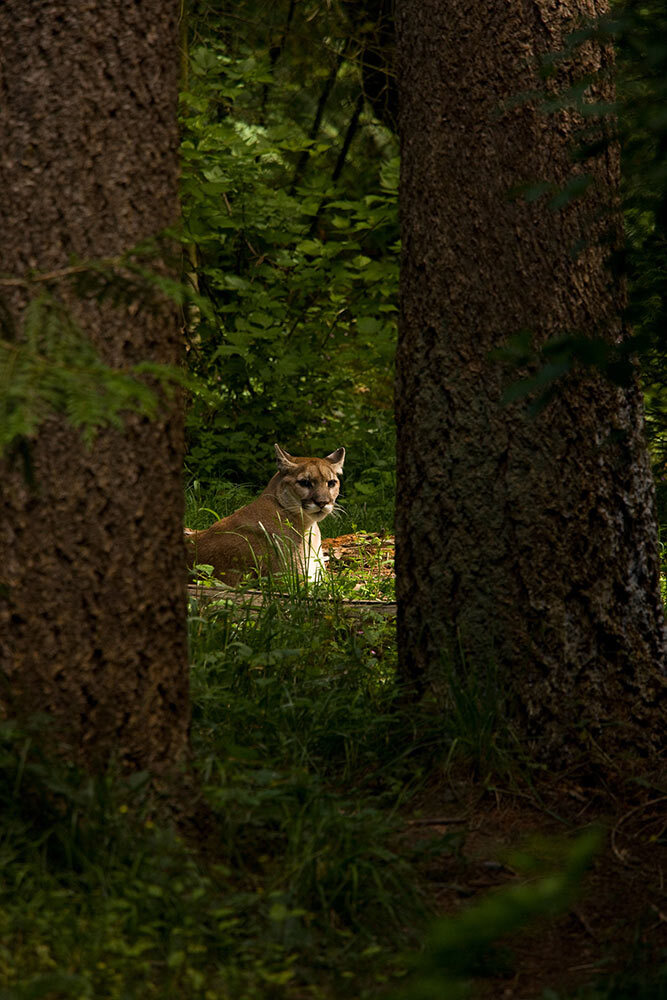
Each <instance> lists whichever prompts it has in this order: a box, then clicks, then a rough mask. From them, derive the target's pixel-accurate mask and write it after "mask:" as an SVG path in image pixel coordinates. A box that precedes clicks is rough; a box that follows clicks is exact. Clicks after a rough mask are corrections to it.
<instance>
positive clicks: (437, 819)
mask: <svg viewBox="0 0 667 1000" xmlns="http://www.w3.org/2000/svg"><path fill="white" fill-rule="evenodd" d="M468 819H469V817H468V816H434V817H431V818H429V819H409V820H407V821H406V824H405V825H406V826H447V825H449V824H452V823H467V822H468Z"/></svg>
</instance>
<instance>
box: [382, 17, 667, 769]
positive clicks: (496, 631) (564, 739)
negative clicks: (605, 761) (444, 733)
mask: <svg viewBox="0 0 667 1000" xmlns="http://www.w3.org/2000/svg"><path fill="white" fill-rule="evenodd" d="M602 12H603V3H601V2H599V0H561V2H559V3H557V4H555V3H553V2H551V0H529V2H525V0H510V2H508V3H502V4H498V3H496V2H494V0H474V2H472V0H400V2H399V3H398V10H397V33H398V46H399V49H398V83H399V94H400V131H401V138H402V180H401V191H400V197H401V206H402V208H401V210H402V238H403V257H402V278H401V310H400V333H399V349H398V360H397V425H398V481H399V489H398V500H397V524H396V535H397V547H396V561H397V576H398V580H397V591H398V594H397V599H398V626H399V644H400V665H401V671H402V674H403V677H404V678H405V680H406V681H407V682H409V683H410V684H413V685H416V686H417V687H419V686H420V685H421V686H423V684H424V683H425V682H431V681H432V682H435V683H438V682H439V683H442V680H443V663H444V662H445V661H446V660H447V658H450V660H451V658H454V659H456V656H457V652H456V651H457V650H459V649H462V650H463V652H464V661H465V665H466V666H465V669H468V670H477V671H485V670H486V669H487V668H488V666H489V664H493V665H495V668H496V669H498V671H499V678H500V683H501V688H502V690H503V691H505V692H508V693H511V695H512V696H513V699H514V702H515V707H516V708H517V709H518V718H519V719H520V720H521V721H522V724H523V727H524V732H525V733H527V734H528V735H529V737H530V738H531V739H532V740H533V741H535V744H536V745H537V746H538V747H541V752H543V753H545V754H551V753H554V752H557V753H559V754H562V753H563V752H564V750H563V748H567V747H570V748H572V751H573V752H574V746H575V745H577V746H578V747H579V748H580V747H581V742H582V740H581V739H579V737H582V739H583V740H584V741H586V740H588V738H590V739H591V740H592V741H593V743H597V744H598V745H601V746H603V747H604V748H606V749H608V750H609V749H612V748H616V749H618V748H619V747H620V746H623V745H624V744H627V745H631V746H635V747H637V748H638V749H639V750H640V751H641V750H643V751H646V752H649V751H651V750H652V749H653V748H656V747H659V746H660V745H661V743H662V740H663V736H664V728H663V727H664V717H662V716H661V715H660V711H661V709H662V711H664V706H665V683H664V676H665V674H664V663H665V660H664V656H665V645H664V643H665V639H664V624H663V613H662V608H661V603H660V596H659V564H658V554H657V534H656V522H655V514H654V496H653V486H652V481H651V475H650V469H649V464H648V459H647V454H646V449H645V445H644V440H643V432H642V408H641V398H640V394H639V392H638V390H637V388H636V387H632V388H630V389H627V390H621V389H617V388H615V387H614V386H613V385H611V384H610V383H608V382H606V381H605V380H604V379H603V378H602V377H600V376H596V375H594V374H592V373H590V372H588V373H586V372H582V373H579V375H577V376H573V377H571V378H570V379H569V380H568V381H567V382H566V384H565V385H564V386H563V388H562V390H561V391H560V392H558V394H557V397H556V398H555V400H553V401H552V402H551V403H550V404H549V406H548V407H547V408H546V409H545V410H544V411H543V412H542V413H541V414H540V415H539V416H538V417H537V418H536V419H531V418H530V417H529V416H527V415H526V409H525V407H524V406H523V405H520V404H513V405H511V406H505V405H503V404H502V403H501V396H502V392H503V387H504V385H506V384H507V378H506V373H505V375H504V374H503V372H502V370H501V368H500V367H499V365H498V364H497V362H494V361H492V360H490V358H489V352H491V351H492V350H493V349H494V348H498V347H501V346H503V345H504V344H506V342H507V339H508V338H509V337H510V336H511V335H513V334H516V333H518V332H519V331H522V330H529V331H531V332H532V333H533V334H534V337H535V343H536V344H537V345H538V346H539V345H540V344H543V343H544V342H545V341H546V340H548V339H549V338H550V337H553V336H555V335H557V334H562V333H568V332H574V331H578V332H579V333H583V334H584V335H598V336H600V335H603V336H607V337H610V338H617V337H619V336H620V335H622V333H621V320H620V318H619V317H620V316H621V313H622V306H623V293H622V288H621V286H620V285H619V283H618V282H616V281H615V280H614V279H613V278H612V276H611V274H610V272H609V270H608V269H607V267H606V264H605V253H604V251H603V249H602V248H601V247H602V242H601V241H602V237H603V229H605V227H606V228H607V230H608V228H609V209H610V207H611V206H612V205H613V202H614V198H615V196H616V192H617V189H618V180H619V165H618V156H617V153H616V152H615V151H614V150H613V149H607V150H606V152H605V153H602V154H600V155H599V156H597V157H594V158H591V159H589V160H588V161H586V162H585V163H583V164H580V165H578V166H574V165H573V162H572V158H571V155H570V149H571V143H572V139H573V136H574V133H575V130H576V128H577V125H578V119H577V116H576V114H575V113H574V112H573V111H571V110H561V111H559V112H558V113H556V114H553V115H550V116H547V115H546V114H543V113H542V112H541V111H540V110H539V108H538V102H536V101H534V102H532V103H531V104H528V103H525V102H524V103H517V102H514V103H513V104H512V103H505V104H503V102H505V101H507V99H511V98H513V97H516V96H517V95H519V94H521V93H525V92H527V91H529V90H531V88H535V87H538V86H539V85H540V84H539V78H538V75H537V72H536V62H537V60H538V58H539V57H540V56H541V55H542V54H544V53H546V52H548V51H552V50H559V49H561V48H562V47H563V43H564V39H565V37H566V36H567V34H568V32H569V31H571V30H573V29H574V27H575V26H576V24H577V18H578V17H580V16H581V15H586V16H590V15H596V14H599V13H602ZM611 59H612V55H611V54H610V52H608V51H606V50H604V49H600V48H599V47H597V46H596V45H594V44H592V43H590V44H587V45H586V46H584V48H583V49H582V50H581V51H580V52H579V53H578V54H577V55H576V56H575V57H574V62H573V63H570V64H564V65H563V67H562V68H561V70H560V72H559V78H557V80H556V84H559V83H560V84H563V83H566V82H567V80H568V79H571V78H573V74H576V73H587V72H591V71H595V70H597V69H598V68H600V67H601V66H604V65H605V64H606V65H607V66H610V65H611V62H610V61H611ZM576 171H580V172H587V173H589V174H591V175H592V176H593V177H594V181H595V183H594V185H593V186H592V188H591V189H589V192H588V195H587V197H585V198H583V199H581V200H577V201H571V202H570V203H569V204H567V205H566V206H565V207H564V208H563V209H562V210H560V211H554V210H551V209H550V208H549V206H548V199H546V198H543V199H541V200H538V201H537V202H533V203H529V202H528V201H526V200H523V199H514V200H513V199H511V198H510V196H509V193H510V191H511V189H512V188H514V187H515V186H516V185H520V184H525V183H533V184H534V183H535V182H540V181H543V182H551V183H555V184H557V185H563V184H564V183H565V182H566V181H567V180H568V178H570V177H571V176H572V174H573V172H576ZM581 241H583V243H584V244H585V249H583V250H581V251H580V252H579V253H578V254H577V253H576V252H575V247H576V246H577V245H578V244H579V243H580V242H581ZM516 377H517V376H516V375H515V376H514V378H516ZM503 380H504V381H503ZM460 663H461V658H460V657H459V666H460ZM565 752H567V751H565Z"/></svg>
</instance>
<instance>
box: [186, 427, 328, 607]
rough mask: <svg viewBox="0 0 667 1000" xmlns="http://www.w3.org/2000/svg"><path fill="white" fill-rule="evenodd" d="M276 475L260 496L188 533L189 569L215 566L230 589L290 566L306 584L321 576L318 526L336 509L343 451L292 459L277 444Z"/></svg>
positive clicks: (214, 572)
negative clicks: (245, 580) (197, 566)
mask: <svg viewBox="0 0 667 1000" xmlns="http://www.w3.org/2000/svg"><path fill="white" fill-rule="evenodd" d="M274 447H275V450H276V460H277V463H278V471H277V472H276V474H275V476H274V477H273V478H272V479H271V480H270V482H269V484H268V486H267V487H266V489H265V490H264V492H263V493H262V494H261V495H260V496H258V497H257V499H256V500H253V501H252V503H249V504H248V505H247V506H246V507H241V509H240V510H237V511H235V512H234V513H233V514H230V515H229V517H223V518H222V519H221V520H220V521H216V523H215V524H213V525H211V527H210V528H206V529H205V530H204V531H188V530H186V533H185V539H186V543H187V548H188V564H189V566H190V568H192V567H193V566H194V565H197V564H205V565H209V566H212V567H213V575H214V576H215V577H216V579H218V580H222V582H223V583H226V584H229V585H230V586H232V587H233V586H236V584H238V583H239V581H240V580H241V579H242V577H244V576H246V575H248V574H252V575H254V576H257V575H260V576H262V575H265V574H266V573H269V572H270V573H276V572H280V571H284V569H285V566H286V565H287V567H290V566H293V567H295V568H296V569H297V571H298V572H299V573H302V574H304V575H305V576H307V577H308V579H309V580H317V579H318V578H319V577H320V575H321V572H322V563H323V560H322V536H321V534H320V528H319V522H320V521H322V520H323V519H324V518H325V517H326V516H327V514H330V513H331V512H332V510H333V509H334V506H335V503H336V497H337V496H338V492H339V490H340V482H339V480H338V477H339V475H340V474H341V472H342V471H343V462H344V461H345V449H344V448H339V449H338V450H337V451H334V452H332V453H331V455H327V456H326V458H296V457H294V456H292V455H288V454H287V452H286V451H283V449H282V448H281V447H280V446H279V445H275V446H274Z"/></svg>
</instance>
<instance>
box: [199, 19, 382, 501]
mask: <svg viewBox="0 0 667 1000" xmlns="http://www.w3.org/2000/svg"><path fill="white" fill-rule="evenodd" d="M212 10H213V8H206V7H204V11H203V13H202V11H201V9H200V15H199V16H200V17H201V18H202V20H199V21H197V30H196V33H195V32H193V34H195V39H194V44H193V47H192V49H191V54H190V70H189V79H188V86H187V89H186V91H185V92H184V94H183V97H182V109H183V110H182V125H183V144H182V152H183V186H182V200H183V214H184V219H185V239H186V242H187V243H188V245H189V259H190V263H191V280H192V281H193V282H195V283H196V285H197V287H198V289H199V291H200V292H201V294H202V295H205V296H206V297H207V298H208V300H209V301H210V303H211V317H210V318H209V319H206V320H204V319H203V318H201V317H194V318H193V321H192V324H191V328H190V339H189V361H190V365H191V368H192V370H193V371H194V372H195V374H196V376H197V378H198V379H199V384H200V385H201V386H203V387H205V388H206V389H207V390H209V395H208V397H207V398H206V399H204V398H202V397H201V395H200V394H199V393H198V392H197V391H195V393H194V394H193V405H192V407H191V409H190V414H189V418H188V433H189V440H190V455H189V463H188V464H189V468H190V469H191V471H192V473H193V474H194V475H195V476H196V478H197V479H199V480H204V481H205V480H209V481H210V480H211V479H213V478H219V477H221V476H222V475H223V474H228V473H234V474H235V475H237V476H241V477H242V478H247V479H250V480H251V481H252V482H255V483H257V482H258V481H259V482H261V480H262V479H263V477H264V475H265V474H266V473H267V472H268V464H265V463H264V462H263V456H264V454H265V453H267V443H268V444H269V445H270V443H271V442H272V441H274V440H275V441H280V442H282V443H283V444H285V446H286V447H288V448H289V449H290V450H291V451H292V453H295V454H297V453H298V454H304V453H318V451H321V452H322V453H323V454H326V453H327V452H328V451H330V450H331V448H332V447H333V446H334V445H335V444H339V443H344V444H345V445H346V446H347V447H348V448H349V449H352V450H353V445H354V444H355V443H356V442H357V441H359V440H367V439H368V438H369V437H372V435H373V434H374V433H378V432H381V433H384V431H381V429H382V428H383V427H384V426H386V425H387V423H388V421H389V416H390V410H391V366H392V359H393V350H394V341H395V311H396V304H395V300H396V289H397V238H398V224H397V210H396V188H397V176H398V173H397V159H396V151H397V150H396V142H395V139H394V138H393V136H392V135H391V133H390V132H388V131H387V130H386V129H385V128H384V127H382V126H381V125H380V124H378V123H377V122H376V121H375V120H374V119H373V118H372V116H371V115H369V114H368V112H364V111H361V110H358V109H357V105H356V104H355V100H356V98H357V97H358V96H359V94H360V81H359V72H358V68H357V66H356V65H355V63H354V61H352V58H351V47H350V43H349V41H348V39H347V38H346V37H345V33H344V32H345V30H346V25H345V23H344V21H343V20H341V16H340V13H339V14H338V16H336V8H335V7H334V8H332V9H330V10H325V9H323V8H321V6H320V5H317V4H314V3H306V4H300V5H298V9H297V11H296V13H295V14H294V18H293V19H292V21H291V23H290V25H289V32H288V36H287V38H286V39H285V40H284V44H283V50H287V51H282V50H281V54H282V58H278V57H277V56H276V55H275V49H272V48H271V42H272V40H273V41H275V32H277V31H279V30H282V26H281V25H279V24H276V23H273V24H271V19H269V23H268V26H265V25H264V22H263V21H261V22H257V21H255V18H256V17H257V16H258V10H259V8H257V7H256V5H253V4H252V3H245V4H241V5H240V6H239V5H235V6H234V10H233V11H231V10H230V9H228V8H225V9H223V11H222V13H219V14H216V15H214V14H213V13H212ZM279 10H281V7H280V5H276V11H279ZM241 12H243V14H245V15H246V17H247V18H248V21H249V26H248V30H247V31H245V32H244V35H243V38H240V37H239V34H238V32H237V31H236V30H235V29H236V19H237V18H238V17H239V16H242V14H241ZM282 13H285V11H284V10H283V11H282ZM264 16H265V11H264V10H263V9H262V18H264ZM273 16H276V15H275V14H274V15H273ZM306 32H307V35H306ZM304 37H307V39H308V44H307V46H304V44H303V41H304ZM272 53H273V54H272ZM287 54H289V59H288V58H287ZM360 108H361V105H359V109H360ZM346 139H347V140H348V142H347V144H346ZM360 148H361V152H359V153H358V154H357V153H356V152H355V150H359V149H360ZM211 395H214V396H215V402H214V403H213V404H211V403H210V402H209V400H210V396H211ZM384 436H385V437H386V433H384ZM332 442H333V443H332Z"/></svg>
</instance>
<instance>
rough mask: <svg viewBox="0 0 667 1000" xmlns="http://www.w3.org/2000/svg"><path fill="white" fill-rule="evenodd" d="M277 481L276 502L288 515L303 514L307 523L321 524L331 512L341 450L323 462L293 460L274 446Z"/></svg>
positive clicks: (334, 498) (316, 459)
mask: <svg viewBox="0 0 667 1000" xmlns="http://www.w3.org/2000/svg"><path fill="white" fill-rule="evenodd" d="M275 449H276V460H277V462H278V472H279V474H280V481H279V483H278V488H277V497H278V502H279V503H280V505H281V506H282V507H284V508H285V510H287V511H289V513H290V514H298V513H303V514H305V515H306V517H307V518H308V519H309V520H310V521H321V520H322V519H323V518H324V517H326V516H327V514H330V513H331V511H332V510H333V509H334V504H335V503H336V497H337V496H338V492H339V490H340V482H339V479H338V477H339V475H340V474H341V472H342V471H343V462H344V461H345V448H339V449H338V451H334V452H332V453H331V455H327V456H326V458H296V457H294V456H293V455H288V454H287V452H286V451H283V449H282V448H281V447H280V445H276V446H275Z"/></svg>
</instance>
